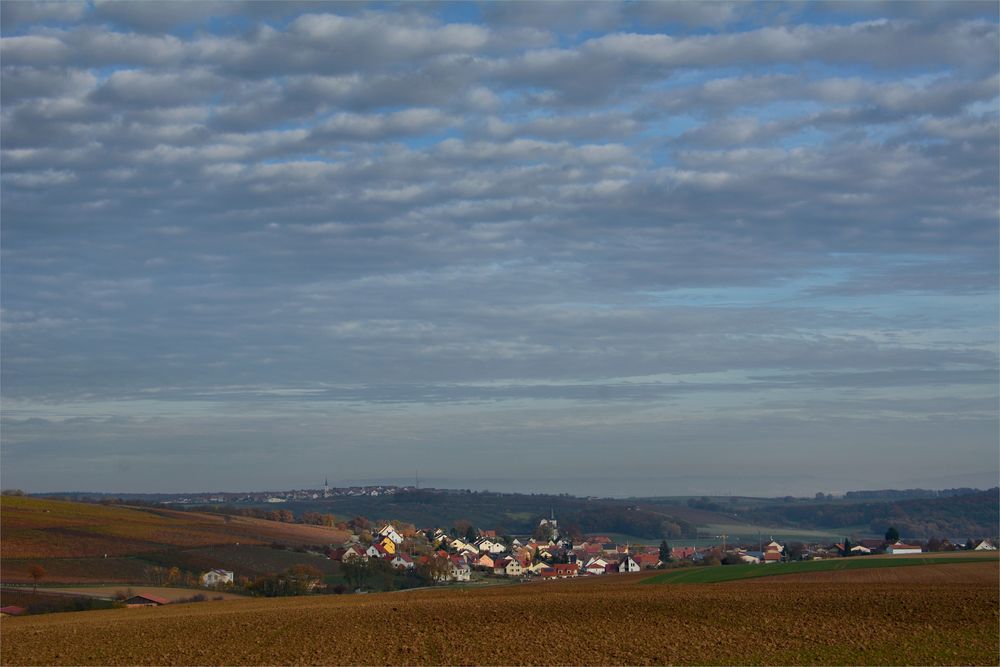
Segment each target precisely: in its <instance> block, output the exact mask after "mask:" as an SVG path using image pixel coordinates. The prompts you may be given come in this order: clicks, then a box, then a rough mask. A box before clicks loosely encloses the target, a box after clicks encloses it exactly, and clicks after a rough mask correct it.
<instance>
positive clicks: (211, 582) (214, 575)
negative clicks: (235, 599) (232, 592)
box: [201, 570, 234, 586]
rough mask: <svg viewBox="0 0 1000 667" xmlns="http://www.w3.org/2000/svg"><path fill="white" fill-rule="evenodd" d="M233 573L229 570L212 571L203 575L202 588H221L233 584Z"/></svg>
mask: <svg viewBox="0 0 1000 667" xmlns="http://www.w3.org/2000/svg"><path fill="white" fill-rule="evenodd" d="M233 579H234V577H233V573H232V572H230V571H229V570H211V571H209V572H206V573H205V574H203V575H201V585H202V586H219V585H220V584H231V583H233Z"/></svg>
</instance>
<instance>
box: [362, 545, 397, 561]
mask: <svg viewBox="0 0 1000 667" xmlns="http://www.w3.org/2000/svg"><path fill="white" fill-rule="evenodd" d="M393 555H394V554H390V553H389V552H388V551H386V549H385V547H383V546H382V545H381V544H373V545H371V546H370V547H368V548H367V549H365V556H367V557H368V558H385V557H386V556H389V557H390V558H391V557H392V556H393Z"/></svg>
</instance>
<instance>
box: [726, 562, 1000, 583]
mask: <svg viewBox="0 0 1000 667" xmlns="http://www.w3.org/2000/svg"><path fill="white" fill-rule="evenodd" d="M741 582H745V583H747V584H753V585H757V584H762V583H774V584H794V583H844V584H875V583H881V584H947V583H954V584H983V585H990V584H992V585H994V586H996V585H997V584H998V583H1000V567H998V564H997V563H996V562H993V563H961V562H956V563H955V564H954V565H951V564H943V565H915V566H912V567H891V568H886V567H880V568H872V569H860V570H834V571H830V572H804V573H800V574H783V575H781V576H778V577H766V578H761V579H743V580H741Z"/></svg>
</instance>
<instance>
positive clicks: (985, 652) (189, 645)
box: [0, 566, 1000, 665]
mask: <svg viewBox="0 0 1000 667" xmlns="http://www.w3.org/2000/svg"><path fill="white" fill-rule="evenodd" d="M966 567H968V566H966ZM908 569H914V568H908ZM646 576H649V575H648V574H646V573H643V574H637V575H621V576H616V577H599V578H594V579H588V580H583V581H559V582H543V583H538V584H531V585H523V586H505V587H497V588H489V589H480V590H470V589H443V590H418V591H410V592H405V593H387V594H381V595H343V596H315V597H306V598H284V599H266V600H263V599H255V600H249V601H243V600H240V601H236V600H234V601H221V602H204V603H200V604H192V605H177V606H175V607H171V606H169V605H168V606H165V607H159V608H144V609H122V610H110V611H92V612H83V613H75V614H74V613H67V614H51V615H48V616H36V617H20V618H5V619H3V620H2V621H0V629H2V632H3V651H2V654H0V663H2V664H3V665H29V664H30V665H67V664H73V665H216V664H226V665H282V664H301V665H314V664H315V665H319V664H329V665H402V664H442V665H443V664H449V665H450V664H456V665H468V664H477V665H503V664H519V665H575V664H584V665H631V664H779V665H783V664H840V665H842V664H852V665H864V664H873V665H897V664H921V665H935V664H953V665H958V664H961V665H980V664H989V665H995V664H997V656H998V651H1000V639H998V636H997V623H998V602H1000V600H998V597H1000V594H998V590H997V587H996V586H995V585H984V584H965V583H955V582H948V583H946V584H938V583H926V584H912V583H907V584H898V583H871V584H867V585H863V586H860V585H857V584H850V583H775V582H774V581H761V583H759V584H754V587H753V588H746V584H744V583H743V582H737V583H732V584H714V585H660V586H646V585H637V582H639V581H640V580H641V579H643V578H645V577H646Z"/></svg>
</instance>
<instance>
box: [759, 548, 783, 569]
mask: <svg viewBox="0 0 1000 667" xmlns="http://www.w3.org/2000/svg"><path fill="white" fill-rule="evenodd" d="M763 561H764V564H765V565H772V564H774V563H780V562H781V552H780V551H772V550H768V551H765V552H764V558H763Z"/></svg>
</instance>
